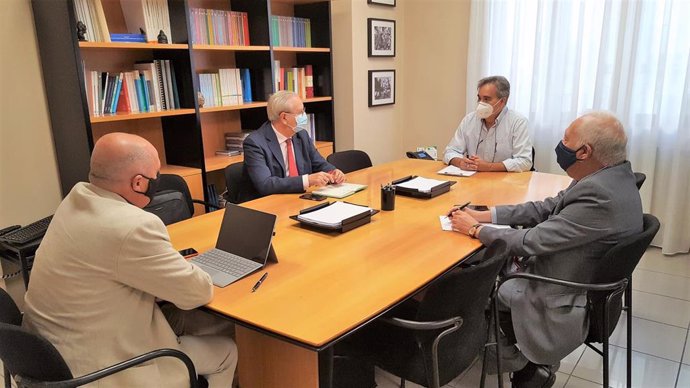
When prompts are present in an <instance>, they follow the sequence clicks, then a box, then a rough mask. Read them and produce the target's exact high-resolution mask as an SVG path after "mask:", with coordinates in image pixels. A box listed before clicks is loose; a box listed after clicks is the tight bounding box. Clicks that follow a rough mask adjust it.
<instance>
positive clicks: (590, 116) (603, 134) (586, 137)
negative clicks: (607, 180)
mask: <svg viewBox="0 0 690 388" xmlns="http://www.w3.org/2000/svg"><path fill="white" fill-rule="evenodd" d="M580 119H582V124H581V125H580V126H579V128H578V129H577V132H578V135H579V137H580V141H581V142H582V143H583V144H584V143H587V144H589V145H591V146H592V149H593V151H592V155H593V156H594V158H596V159H597V160H598V161H599V162H601V164H603V165H604V166H614V165H616V164H619V163H622V162H624V161H625V160H626V159H627V157H628V154H627V151H626V147H627V145H628V137H627V135H626V134H625V128H623V124H621V122H620V121H619V120H618V119H617V118H616V116H614V115H613V114H612V113H610V112H603V111H598V112H590V113H587V114H585V115H584V116H582V117H581V118H580Z"/></svg>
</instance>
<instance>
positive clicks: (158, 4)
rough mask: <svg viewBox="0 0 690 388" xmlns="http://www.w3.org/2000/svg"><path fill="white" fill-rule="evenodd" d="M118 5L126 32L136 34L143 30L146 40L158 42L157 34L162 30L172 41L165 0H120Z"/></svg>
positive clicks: (169, 40)
mask: <svg viewBox="0 0 690 388" xmlns="http://www.w3.org/2000/svg"><path fill="white" fill-rule="evenodd" d="M120 7H121V8H122V16H124V18H125V24H126V25H127V32H128V33H130V34H137V33H139V32H140V31H141V30H143V31H144V33H145V35H146V41H148V42H158V34H159V32H160V31H163V32H164V33H165V36H167V37H168V42H170V43H172V41H173V40H172V36H171V34H170V13H169V11H168V1H167V0H138V1H121V2H120Z"/></svg>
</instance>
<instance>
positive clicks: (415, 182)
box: [395, 176, 446, 193]
mask: <svg viewBox="0 0 690 388" xmlns="http://www.w3.org/2000/svg"><path fill="white" fill-rule="evenodd" d="M444 183H446V181H439V180H436V179H429V178H422V177H421V176H418V177H416V178H412V179H410V180H409V181H405V182H402V183H396V184H395V186H397V187H405V188H408V189H413V190H414V189H416V190H418V191H421V192H422V193H429V192H431V189H432V188H434V187H436V186H438V185H442V184H444Z"/></svg>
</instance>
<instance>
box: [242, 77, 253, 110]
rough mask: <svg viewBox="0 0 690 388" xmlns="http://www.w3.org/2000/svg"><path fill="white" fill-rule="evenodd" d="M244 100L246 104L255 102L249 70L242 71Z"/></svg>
mask: <svg viewBox="0 0 690 388" xmlns="http://www.w3.org/2000/svg"><path fill="white" fill-rule="evenodd" d="M242 98H243V99H244V102H253V101H254V100H253V99H252V79H251V76H250V74H249V69H242Z"/></svg>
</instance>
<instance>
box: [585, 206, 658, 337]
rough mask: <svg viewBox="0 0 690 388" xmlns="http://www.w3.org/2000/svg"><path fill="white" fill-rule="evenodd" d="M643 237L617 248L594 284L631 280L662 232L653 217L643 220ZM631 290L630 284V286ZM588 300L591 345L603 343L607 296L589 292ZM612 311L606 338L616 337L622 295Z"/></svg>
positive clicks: (625, 241) (600, 266)
mask: <svg viewBox="0 0 690 388" xmlns="http://www.w3.org/2000/svg"><path fill="white" fill-rule="evenodd" d="M642 220H643V229H642V233H639V234H636V235H633V236H630V237H628V238H626V239H623V240H621V241H620V242H618V244H616V245H614V246H613V247H612V248H611V249H610V250H609V251H608V252H607V253H606V255H604V257H603V258H602V259H601V261H600V263H599V264H598V267H597V271H596V274H595V276H594V279H593V283H612V282H617V281H619V280H621V279H626V278H627V279H630V278H631V277H632V273H633V271H634V270H635V267H636V266H637V263H639V262H640V259H641V258H642V255H643V254H644V252H645V251H646V250H647V247H649V244H650V243H651V242H652V239H653V238H654V236H655V235H656V233H657V232H658V231H659V226H660V224H659V220H658V219H657V218H656V217H654V216H653V215H651V214H645V215H643V216H642ZM628 287H630V284H628ZM589 300H590V304H591V310H590V315H589V317H590V320H589V335H588V337H587V341H588V342H602V341H603V339H604V337H603V330H602V329H603V322H602V318H601V317H602V315H603V309H604V305H603V304H604V301H605V300H604V296H603V293H602V292H590V293H589ZM609 308H610V310H609V328H608V330H607V336H610V335H611V333H613V330H614V329H615V328H616V324H617V323H618V318H619V317H620V315H621V310H622V295H619V296H617V297H615V298H614V299H612V300H611V304H610V307H609Z"/></svg>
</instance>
